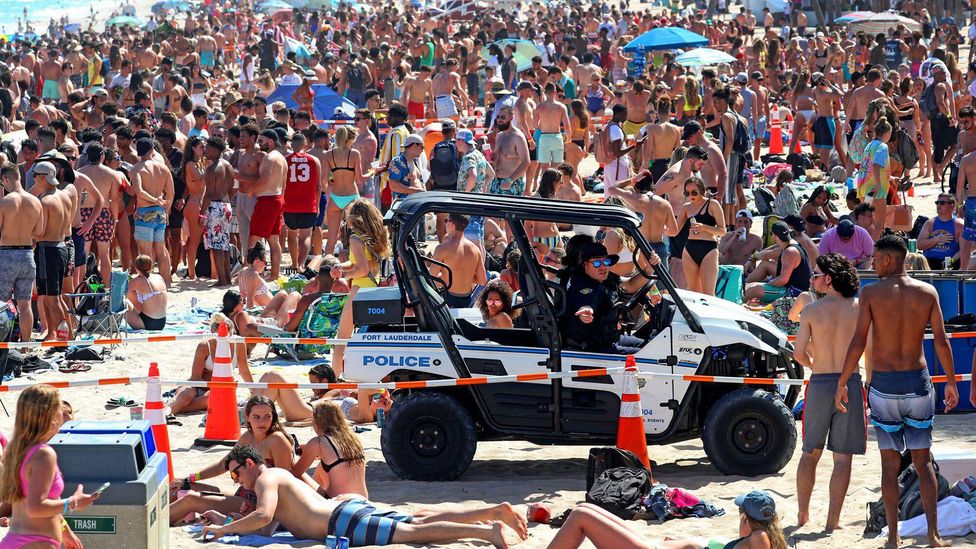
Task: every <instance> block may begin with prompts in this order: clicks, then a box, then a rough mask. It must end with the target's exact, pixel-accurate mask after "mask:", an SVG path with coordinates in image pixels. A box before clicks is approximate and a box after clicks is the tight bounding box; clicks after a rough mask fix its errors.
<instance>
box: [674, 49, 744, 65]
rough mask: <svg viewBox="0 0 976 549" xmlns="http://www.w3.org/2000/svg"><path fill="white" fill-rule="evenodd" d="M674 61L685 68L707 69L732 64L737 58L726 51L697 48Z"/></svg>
mask: <svg viewBox="0 0 976 549" xmlns="http://www.w3.org/2000/svg"><path fill="white" fill-rule="evenodd" d="M674 61H675V62H676V63H678V64H679V65H682V66H685V67H707V66H711V65H719V64H721V63H731V62H733V61H735V57H732V56H731V55H729V54H727V53H725V52H724V51H719V50H713V49H711V48H695V49H693V50H688V51H686V52H685V53H682V54H681V55H679V56H677V57H675V58H674Z"/></svg>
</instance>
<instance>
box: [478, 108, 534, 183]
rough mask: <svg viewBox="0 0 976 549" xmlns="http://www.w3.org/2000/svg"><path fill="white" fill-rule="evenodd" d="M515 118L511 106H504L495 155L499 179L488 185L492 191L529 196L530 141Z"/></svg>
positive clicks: (497, 121)
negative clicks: (527, 172) (527, 173)
mask: <svg viewBox="0 0 976 549" xmlns="http://www.w3.org/2000/svg"><path fill="white" fill-rule="evenodd" d="M513 117H514V114H513V110H512V108H511V107H502V108H501V109H500V110H499V111H498V114H497V115H496V116H495V129H496V130H498V134H497V135H496V136H495V155H494V158H493V159H492V160H493V166H492V167H493V168H494V170H495V178H494V179H492V180H491V184H490V185H489V186H488V194H497V195H506V196H521V195H527V194H528V192H529V190H530V189H529V188H528V186H527V185H526V184H525V172H526V171H527V170H528V168H529V144H528V142H527V141H526V139H525V134H523V133H522V132H521V131H520V130H519V129H518V128H516V127H515V126H514V125H513V124H512V119H513Z"/></svg>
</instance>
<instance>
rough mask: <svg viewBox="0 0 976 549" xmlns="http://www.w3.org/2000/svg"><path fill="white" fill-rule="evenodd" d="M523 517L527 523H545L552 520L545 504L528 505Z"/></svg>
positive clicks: (550, 512)
mask: <svg viewBox="0 0 976 549" xmlns="http://www.w3.org/2000/svg"><path fill="white" fill-rule="evenodd" d="M525 515H526V517H525V518H526V519H527V520H528V521H529V522H538V523H546V522H549V519H550V518H552V511H551V510H550V509H549V506H548V505H546V504H545V503H530V504H529V509H528V510H527V511H526V512H525Z"/></svg>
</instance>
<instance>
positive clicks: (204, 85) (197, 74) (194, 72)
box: [184, 63, 213, 107]
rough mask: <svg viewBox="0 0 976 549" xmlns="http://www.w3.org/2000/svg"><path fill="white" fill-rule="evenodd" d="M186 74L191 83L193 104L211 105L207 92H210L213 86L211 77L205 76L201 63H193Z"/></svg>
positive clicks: (195, 105)
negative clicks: (208, 102) (208, 101)
mask: <svg viewBox="0 0 976 549" xmlns="http://www.w3.org/2000/svg"><path fill="white" fill-rule="evenodd" d="M184 76H185V77H186V80H187V81H188V82H189V83H190V98H191V99H192V100H193V106H194V107H209V105H208V104H207V94H208V93H209V92H210V88H212V87H213V84H212V83H211V81H210V77H208V76H204V74H203V71H202V70H201V69H200V65H199V64H197V63H192V64H191V65H190V66H189V68H188V69H187V73H186V74H184Z"/></svg>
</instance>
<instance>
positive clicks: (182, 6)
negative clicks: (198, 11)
mask: <svg viewBox="0 0 976 549" xmlns="http://www.w3.org/2000/svg"><path fill="white" fill-rule="evenodd" d="M149 10H150V11H152V12H153V13H157V14H158V13H162V12H164V11H190V5H189V4H188V3H186V2H183V1H181V0H162V2H156V3H155V4H153V5H152V6H151V7H150V8H149Z"/></svg>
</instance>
